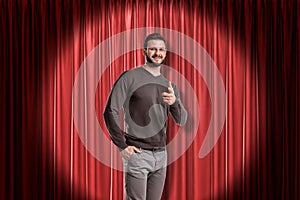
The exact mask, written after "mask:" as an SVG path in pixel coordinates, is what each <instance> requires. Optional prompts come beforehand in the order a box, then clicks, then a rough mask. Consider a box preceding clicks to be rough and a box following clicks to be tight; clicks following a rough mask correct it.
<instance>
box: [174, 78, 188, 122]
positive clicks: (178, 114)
mask: <svg viewBox="0 0 300 200" xmlns="http://www.w3.org/2000/svg"><path fill="white" fill-rule="evenodd" d="M172 87H173V89H174V94H175V97H176V101H175V103H174V104H172V105H171V106H170V112H171V115H172V117H173V119H174V121H175V122H176V123H177V124H178V125H179V126H183V125H185V123H186V121H187V111H186V109H185V108H184V106H183V104H182V102H181V100H180V95H179V91H178V89H177V87H176V85H175V84H173V83H172Z"/></svg>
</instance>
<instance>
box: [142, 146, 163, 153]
mask: <svg viewBox="0 0 300 200" xmlns="http://www.w3.org/2000/svg"><path fill="white" fill-rule="evenodd" d="M140 149H142V150H146V151H152V152H160V151H165V150H166V147H152V148H142V147H140Z"/></svg>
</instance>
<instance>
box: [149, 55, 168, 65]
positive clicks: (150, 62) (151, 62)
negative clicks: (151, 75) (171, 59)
mask: <svg viewBox="0 0 300 200" xmlns="http://www.w3.org/2000/svg"><path fill="white" fill-rule="evenodd" d="M146 60H147V63H148V64H150V65H151V66H153V67H159V66H160V65H161V64H163V63H164V62H165V58H164V59H163V60H162V61H161V63H155V62H153V61H152V60H151V58H150V57H149V56H148V54H146Z"/></svg>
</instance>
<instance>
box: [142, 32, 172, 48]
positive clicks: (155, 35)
mask: <svg viewBox="0 0 300 200" xmlns="http://www.w3.org/2000/svg"><path fill="white" fill-rule="evenodd" d="M150 40H162V41H164V43H165V44H167V43H166V40H165V38H164V37H163V36H162V35H161V34H159V33H151V34H150V35H148V36H147V37H146V38H145V40H144V49H146V48H147V46H148V42H149V41H150Z"/></svg>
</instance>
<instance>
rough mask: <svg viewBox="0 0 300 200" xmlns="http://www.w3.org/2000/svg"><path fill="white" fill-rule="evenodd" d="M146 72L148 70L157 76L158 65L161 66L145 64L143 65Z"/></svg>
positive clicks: (158, 73)
mask: <svg viewBox="0 0 300 200" xmlns="http://www.w3.org/2000/svg"><path fill="white" fill-rule="evenodd" d="M143 67H144V68H145V69H146V70H147V71H148V72H150V73H151V74H152V75H153V76H159V75H160V67H161V66H155V67H154V66H151V65H149V64H145V65H144V66H143Z"/></svg>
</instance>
